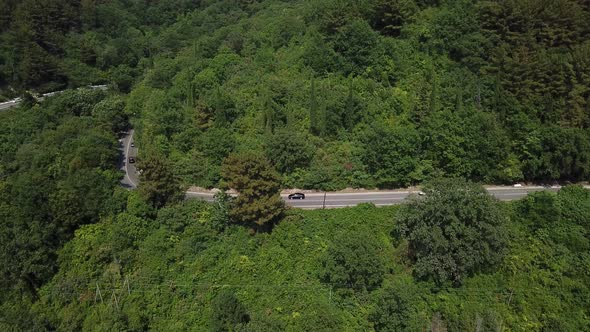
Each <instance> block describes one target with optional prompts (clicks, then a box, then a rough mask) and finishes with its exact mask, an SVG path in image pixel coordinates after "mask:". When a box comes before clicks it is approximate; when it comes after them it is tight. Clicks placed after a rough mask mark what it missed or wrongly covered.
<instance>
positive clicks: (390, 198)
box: [119, 129, 590, 209]
mask: <svg viewBox="0 0 590 332" xmlns="http://www.w3.org/2000/svg"><path fill="white" fill-rule="evenodd" d="M133 134H134V131H133V129H132V130H130V131H129V132H128V133H126V134H125V136H124V137H123V138H122V139H121V140H120V142H119V150H120V151H121V156H122V158H121V161H120V169H121V170H122V171H124V172H125V176H124V178H123V180H121V185H123V186H124V187H126V188H128V189H135V188H136V187H137V185H138V184H139V177H138V175H137V169H136V167H135V164H130V163H129V162H128V160H129V157H134V158H135V157H136V156H137V148H136V147H131V142H133ZM585 187H586V188H590V186H585ZM560 188H561V187H560V186H554V187H551V188H545V187H541V186H522V187H508V186H495V187H492V186H489V187H486V190H487V191H488V192H489V193H490V194H491V195H493V196H494V197H496V198H498V199H499V200H502V201H511V200H516V199H520V198H523V197H525V196H526V195H528V194H529V193H531V192H535V191H542V190H549V191H555V192H556V191H559V189H560ZM288 192H289V191H285V192H283V193H282V194H281V197H282V198H283V200H284V201H285V202H286V203H287V205H289V206H292V207H296V208H301V209H322V208H324V207H325V208H341V207H347V206H355V205H358V204H361V203H373V204H375V205H377V206H386V205H395V204H401V203H403V202H404V201H407V199H408V198H410V197H412V196H415V195H418V193H419V192H420V191H419V189H400V190H390V191H356V192H326V193H322V192H306V193H305V199H302V200H290V199H288V197H287V196H288ZM214 196H215V192H214V191H190V190H189V191H187V192H186V198H187V199H202V200H205V201H208V202H212V201H213V200H214Z"/></svg>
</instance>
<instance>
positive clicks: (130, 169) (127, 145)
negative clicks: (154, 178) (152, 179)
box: [119, 129, 139, 189]
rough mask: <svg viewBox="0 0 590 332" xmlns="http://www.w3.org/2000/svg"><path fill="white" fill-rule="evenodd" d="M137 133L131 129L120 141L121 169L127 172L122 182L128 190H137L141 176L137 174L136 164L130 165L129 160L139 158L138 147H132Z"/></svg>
mask: <svg viewBox="0 0 590 332" xmlns="http://www.w3.org/2000/svg"><path fill="white" fill-rule="evenodd" d="M134 133H135V131H134V130H133V129H130V130H129V131H128V132H127V133H125V135H124V136H123V137H122V138H121V139H120V140H119V152H120V153H119V155H120V156H121V157H120V159H119V169H120V170H122V171H123V172H125V176H124V177H123V179H122V180H121V185H122V186H123V187H125V188H127V189H135V188H137V186H138V185H139V176H138V174H137V167H135V163H130V162H129V158H134V159H136V158H137V147H135V146H132V145H134V144H132V143H133V134H134Z"/></svg>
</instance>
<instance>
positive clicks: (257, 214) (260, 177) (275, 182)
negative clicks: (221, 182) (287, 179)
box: [221, 152, 285, 232]
mask: <svg viewBox="0 0 590 332" xmlns="http://www.w3.org/2000/svg"><path fill="white" fill-rule="evenodd" d="M221 176H222V177H223V178H224V179H225V181H226V185H227V187H229V188H231V189H234V190H236V191H237V192H238V197H236V198H235V199H234V200H233V202H232V209H231V212H230V214H231V217H232V219H233V220H234V221H236V222H238V223H241V224H244V225H246V226H248V227H250V228H251V229H252V230H253V231H255V232H256V231H270V230H271V229H272V226H273V225H274V224H275V223H276V222H278V221H279V220H280V218H281V217H282V215H283V212H284V209H285V204H284V203H283V200H282V199H281V196H280V188H281V186H280V179H279V176H278V174H277V173H276V171H275V170H274V169H273V167H272V165H271V164H270V162H269V161H268V160H267V159H266V158H265V157H264V156H263V155H260V154H256V153H254V152H245V153H240V154H232V155H230V156H229V157H227V158H226V159H225V161H224V162H223V165H222V168H221Z"/></svg>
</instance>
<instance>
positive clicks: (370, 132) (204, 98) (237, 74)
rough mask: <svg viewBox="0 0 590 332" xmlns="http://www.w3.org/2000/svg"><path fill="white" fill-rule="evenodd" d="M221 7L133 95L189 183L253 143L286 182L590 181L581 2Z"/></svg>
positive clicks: (192, 26)
mask: <svg viewBox="0 0 590 332" xmlns="http://www.w3.org/2000/svg"><path fill="white" fill-rule="evenodd" d="M214 8H215V7H209V8H208V9H207V10H205V11H203V12H195V14H194V15H189V16H186V17H184V18H183V19H182V20H179V21H178V22H177V23H175V24H174V25H173V27H172V28H171V29H174V30H175V31H195V32H198V33H192V34H189V35H190V36H191V43H192V45H191V46H190V47H187V48H183V49H182V50H181V51H180V52H179V53H177V54H176V55H166V56H158V57H156V59H154V67H153V68H152V69H151V70H149V71H148V72H147V74H146V76H145V77H144V78H143V79H142V80H141V81H139V82H138V84H137V85H136V87H135V88H134V90H133V91H132V93H131V95H130V106H129V107H130V110H131V112H132V113H134V114H137V115H138V117H139V119H138V121H137V126H138V129H139V134H140V136H139V137H140V139H139V140H140V142H141V144H142V146H144V147H146V148H147V147H149V148H150V149H151V148H153V149H154V151H157V153H162V154H164V155H167V156H168V158H169V159H170V160H171V161H172V162H173V163H174V164H175V171H176V173H177V174H178V175H179V176H181V177H182V179H183V181H184V182H185V183H186V184H189V185H190V184H196V185H200V186H204V187H212V186H217V185H218V180H219V166H220V164H221V161H222V160H223V158H225V157H226V156H227V155H228V153H230V152H232V151H238V152H239V151H248V150H257V151H263V152H264V153H265V154H267V156H269V158H270V159H271V160H272V161H273V163H274V164H275V166H276V168H277V169H278V170H279V171H280V172H281V173H283V175H284V186H286V187H304V188H313V189H328V190H331V189H340V188H344V187H367V188H372V187H380V188H392V187H400V186H408V185H412V184H417V183H420V182H422V181H424V180H426V179H429V178H432V177H437V176H441V175H444V176H459V177H466V178H470V179H473V180H477V181H485V182H494V183H510V182H512V181H519V180H526V181H548V180H569V181H579V180H586V179H587V178H588V175H589V174H588V172H589V168H588V167H589V166H588V165H590V164H589V161H590V160H589V158H590V155H589V152H590V141H589V135H588V134H589V133H588V115H589V107H590V105H589V103H588V99H589V97H590V90H589V86H590V82H589V79H590V76H589V75H590V67H589V65H588V64H589V62H588V59H589V57H588V55H589V50H590V44H589V41H588V33H589V24H588V22H589V21H590V20H589V19H588V18H589V16H588V14H589V11H588V8H589V7H588V3H587V2H584V1H569V0H568V1H565V0H560V1H444V2H441V3H438V2H414V1H384V0H379V1H361V2H359V1H349V2H346V1H345V2H342V1H321V2H320V1H317V2H315V1H311V2H304V1H289V2H280V1H265V2H261V3H252V4H250V5H249V6H247V8H248V9H250V10H251V12H252V13H251V15H248V14H246V13H245V12H244V10H243V9H241V8H238V7H235V6H234V7H229V6H228V7H227V8H228V10H230V12H229V13H228V12H225V11H224V12H219V11H215V10H213V9H214ZM230 8H231V9H230ZM228 16H230V17H239V18H240V19H237V20H228V19H227V17H228ZM212 18H213V19H214V20H215V21H216V22H220V21H221V22H224V24H223V26H219V27H216V26H210V25H209V24H208V22H209V20H211V19H212Z"/></svg>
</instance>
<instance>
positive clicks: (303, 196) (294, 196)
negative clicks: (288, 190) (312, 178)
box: [288, 193, 305, 199]
mask: <svg viewBox="0 0 590 332" xmlns="http://www.w3.org/2000/svg"><path fill="white" fill-rule="evenodd" d="M288 197H289V199H305V194H303V193H294V194H291V195H289V196H288Z"/></svg>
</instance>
